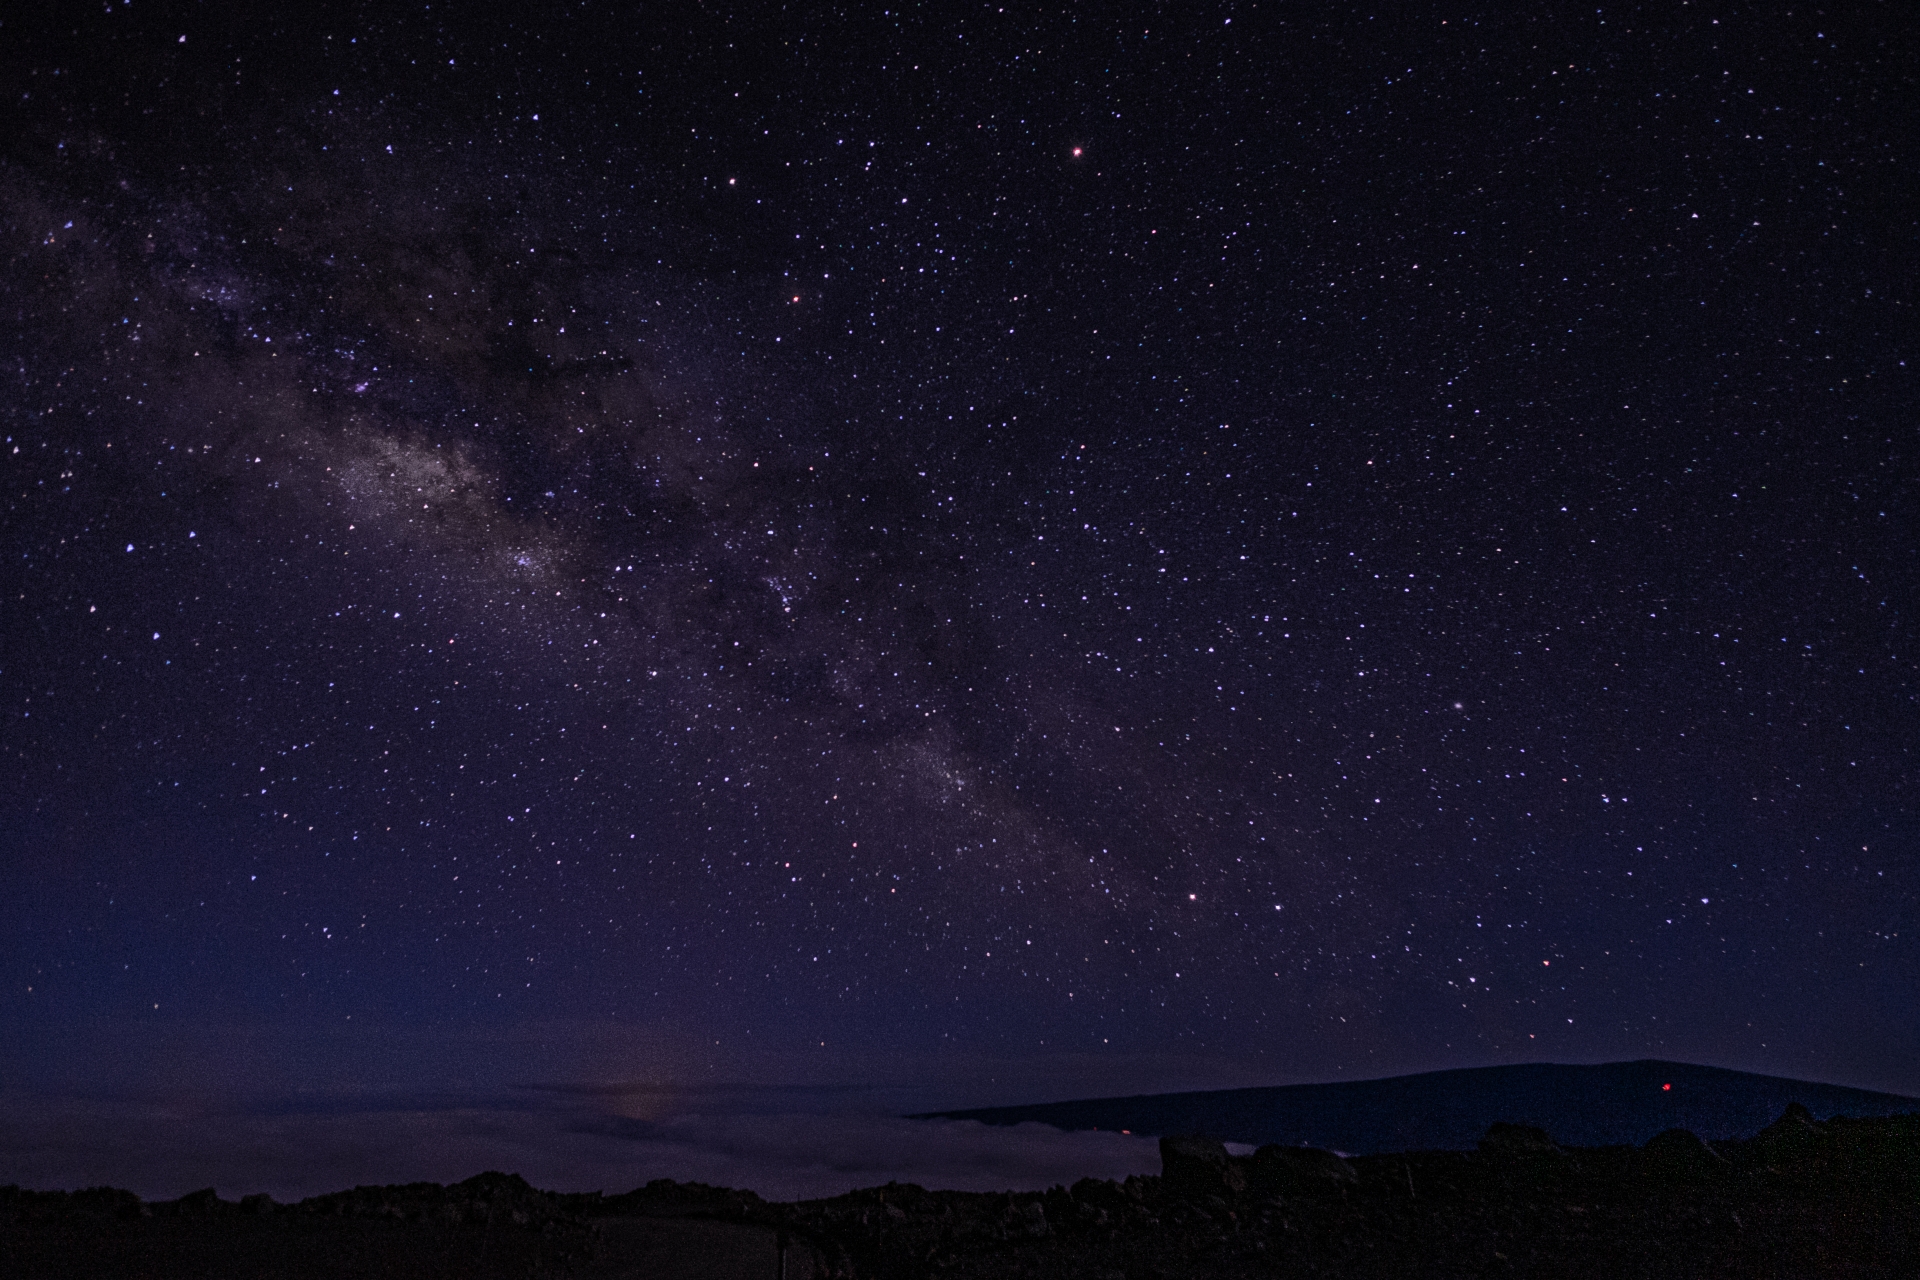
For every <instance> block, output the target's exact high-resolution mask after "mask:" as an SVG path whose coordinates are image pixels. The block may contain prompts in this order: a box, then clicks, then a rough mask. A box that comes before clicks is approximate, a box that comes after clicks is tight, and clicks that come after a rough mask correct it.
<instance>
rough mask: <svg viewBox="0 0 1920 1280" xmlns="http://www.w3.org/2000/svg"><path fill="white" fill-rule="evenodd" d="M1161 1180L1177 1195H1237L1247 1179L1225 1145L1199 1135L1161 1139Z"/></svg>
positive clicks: (1171, 1192) (1244, 1186) (1170, 1192)
mask: <svg viewBox="0 0 1920 1280" xmlns="http://www.w3.org/2000/svg"><path fill="white" fill-rule="evenodd" d="M1160 1179H1161V1182H1162V1183H1163V1184H1164V1186H1165V1190H1166V1191H1167V1192H1168V1193H1169V1194H1172V1195H1177V1196H1194V1197H1198V1196H1208V1195H1219V1194H1220V1193H1221V1192H1222V1191H1225V1192H1228V1193H1230V1194H1235V1195H1237V1194H1239V1193H1240V1192H1242V1191H1244V1190H1246V1187H1247V1177H1246V1173H1245V1171H1244V1170H1243V1169H1242V1168H1241V1167H1240V1166H1239V1164H1238V1163H1237V1162H1236V1161H1235V1160H1233V1158H1232V1157H1230V1156H1229V1155H1227V1148H1226V1146H1225V1144H1223V1143H1221V1142H1219V1141H1217V1140H1215V1139H1213V1138H1203V1137H1200V1136H1198V1135H1192V1136H1185V1137H1174V1138H1162V1139H1160Z"/></svg>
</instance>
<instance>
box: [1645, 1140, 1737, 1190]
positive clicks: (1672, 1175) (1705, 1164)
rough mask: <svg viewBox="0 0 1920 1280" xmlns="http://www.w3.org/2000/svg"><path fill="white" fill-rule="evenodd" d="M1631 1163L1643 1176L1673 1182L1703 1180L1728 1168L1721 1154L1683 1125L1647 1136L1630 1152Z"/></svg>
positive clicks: (1722, 1174)
mask: <svg viewBox="0 0 1920 1280" xmlns="http://www.w3.org/2000/svg"><path fill="white" fill-rule="evenodd" d="M1633 1167H1634V1170H1635V1172H1637V1173H1638V1174H1639V1175H1640V1176H1641V1177H1643V1178H1648V1179H1651V1180H1653V1181H1655V1182H1662V1183H1676V1184H1685V1183H1697V1182H1706V1181H1709V1180H1711V1179H1714V1178H1718V1177H1721V1176H1724V1175H1725V1174H1726V1173H1728V1172H1729V1171H1730V1170H1731V1166H1730V1165H1728V1163H1727V1159H1726V1157H1725V1156H1723V1155H1721V1154H1720V1153H1719V1152H1718V1151H1715V1150H1714V1149H1713V1148H1712V1147H1710V1146H1708V1145H1707V1144H1706V1143H1704V1142H1702V1141H1701V1140H1700V1138H1699V1136H1698V1135H1696V1134H1694V1133H1692V1132H1690V1131H1688V1130H1686V1129H1668V1130H1665V1131H1664V1132H1661V1133H1656V1134H1655V1135H1654V1136H1653V1137H1651V1138H1649V1139H1647V1143H1646V1145H1645V1146H1643V1147H1641V1148H1640V1150H1639V1151H1637V1152H1635V1153H1634V1158H1633Z"/></svg>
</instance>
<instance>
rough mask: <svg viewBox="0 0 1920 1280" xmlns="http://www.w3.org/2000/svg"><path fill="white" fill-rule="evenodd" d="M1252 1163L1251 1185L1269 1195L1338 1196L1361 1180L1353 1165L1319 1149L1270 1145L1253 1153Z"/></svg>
mask: <svg viewBox="0 0 1920 1280" xmlns="http://www.w3.org/2000/svg"><path fill="white" fill-rule="evenodd" d="M1250 1163H1251V1170H1250V1174H1251V1176H1250V1178H1249V1182H1250V1183H1251V1185H1252V1187H1253V1189H1254V1190H1255V1191H1258V1192H1261V1193H1263V1194H1266V1195H1280V1196H1320V1195H1337V1194H1339V1193H1340V1192H1342V1191H1344V1190H1346V1189H1348V1188H1350V1187H1352V1186H1354V1185H1355V1184H1357V1183H1358V1182H1359V1181H1360V1175H1359V1172H1358V1171H1357V1170H1355V1169H1354V1167H1353V1165H1351V1164H1349V1163H1348V1162H1347V1161H1346V1160H1344V1159H1342V1158H1341V1157H1340V1156H1337V1155H1335V1154H1334V1153H1333V1152H1331V1151H1322V1150H1321V1149H1320V1148H1318V1147H1283V1146H1281V1145H1279V1144H1278V1143H1269V1144H1268V1145H1266V1146H1264V1147H1261V1148H1260V1149H1259V1150H1258V1151H1255V1152H1254V1153H1253V1159H1252V1161H1251V1162H1250Z"/></svg>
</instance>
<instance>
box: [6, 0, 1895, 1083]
mask: <svg viewBox="0 0 1920 1280" xmlns="http://www.w3.org/2000/svg"><path fill="white" fill-rule="evenodd" d="M1915 35H1916V24H1915V22H1914V19H1913V15H1912V14H1911V13H1910V12H1909V11H1908V10H1907V9H1906V8H1904V7H1902V6H1899V5H1894V4H1867V5H1862V6H1851V7H1848V8H1847V11H1846V12H1845V13H1844V14H1841V15H1840V16H1837V17H1836V16H1834V15H1833V14H1830V13H1825V12H1822V11H1819V10H1815V9H1803V10H1796V11H1794V12H1791V13H1788V12H1786V11H1784V10H1773V11H1768V12H1766V13H1762V12H1760V11H1755V10H1749V9H1741V8H1737V7H1733V6H1729V5H1725V4H1717V3H1711V4H1706V5H1699V4H1696V5H1693V6H1691V7H1682V8H1675V7H1670V6H1651V7H1648V8H1644V9H1635V8H1623V9H1619V10H1614V9H1611V8H1605V9H1599V10H1596V9H1594V8H1593V7H1591V6H1587V7H1585V8H1577V7H1572V6H1558V7H1556V6H1551V5H1550V6H1546V7H1541V6H1524V7H1513V6H1507V7H1502V8H1483V9H1481V10H1477V11H1474V10H1462V11H1458V12H1455V11H1450V10H1446V9H1431V8H1419V7H1415V8H1408V9H1403V10H1399V11H1396V12H1394V13H1391V14H1389V13H1384V12H1383V13H1381V14H1379V15H1377V16H1368V15H1367V14H1366V13H1364V12H1363V11H1360V10H1353V11H1351V12H1345V13H1343V12H1340V11H1338V10H1336V9H1334V8H1332V7H1321V8H1319V9H1312V8H1308V9H1300V8H1298V7H1288V6H1271V5H1263V6H1246V5H1226V6H1200V7H1196V8H1176V9H1174V10H1170V11H1168V12H1166V13H1164V14H1162V13H1151V14H1150V13H1148V12H1146V11H1144V10H1143V11H1141V12H1140V13H1138V14H1136V15H1134V16H1133V17H1131V18H1127V19H1124V20H1122V19H1116V18H1112V17H1111V16H1103V15H1100V14H1096V13H1094V12H1092V11H1087V12H1083V13H1080V14H1078V15H1075V14H1073V13H1070V12H1062V13H1053V12H1049V13H1046V14H1031V13H1024V12H1021V11H1018V10H1011V9H1010V10H1009V11H1007V12H1001V11H999V10H997V9H995V8H992V7H986V8H978V7H976V8H965V7H940V6H936V7H934V8H933V9H931V10H915V11H913V12H912V13H910V14H908V13H906V11H901V12H897V13H883V12H881V11H879V10H877V9H872V8H862V7H859V6H856V7H855V8H854V9H853V10H847V11H842V10H828V9H818V10H809V9H806V8H804V7H803V8H796V9H788V10H780V9H775V8H773V7H771V6H767V7H763V8H759V9H743V10H740V11H733V12H730V11H727V10H724V9H720V8H705V9H696V8H695V7H692V6H665V7H660V8H657V9H656V8H647V7H643V8H640V9H633V8H630V7H628V6H619V5H591V4H589V5H578V6H573V7H570V8H567V9H565V10H560V9H554V10H552V11H550V12H548V13H546V14H544V15H543V14H538V13H535V12H533V11H527V12H508V11H506V10H500V11H497V12H493V13H491V14H479V13H472V12H467V11H464V10H462V9H460V8H457V7H450V8H446V9H444V10H443V9H442V8H441V7H440V6H432V7H428V6H416V7H414V8H412V9H405V10H401V9H394V8H390V7H387V6H366V7H360V6H353V5H345V4H341V5H332V6H325V5H322V6H314V7H311V8H310V9H308V11H307V16H305V17H302V18H298V19H295V18H282V17H279V16H276V15H273V14H263V13H261V12H259V11H256V10H253V9H242V8H241V7H239V6H222V5H217V4H214V5H201V6H192V7H188V6H179V5H168V4H160V3H154V2H152V0H134V2H133V3H115V4H111V5H108V6H106V7H105V9H104V10H102V9H99V8H83V9H76V10H73V11H72V12H71V13H68V12H67V11H65V10H64V9H62V8H58V7H55V6H47V7H44V8H41V9H38V10H34V9H32V8H28V9H25V10H21V11H17V12H10V13H9V15H8V16H7V17H6V18H5V20H4V22H3V23H0V48H4V52H3V53H0V80H3V83H0V89H4V96H5V106H4V108H0V140H4V141H0V234H3V235H4V245H3V246H0V249H3V252H4V266H3V267H0V314H3V315H4V337H0V354H4V360H3V361H0V366H3V367H0V373H3V375H4V380H3V382H0V386H4V390H3V391H0V416H3V417H4V434H5V444H4V453H3V454H0V461H3V463H4V468H3V469H0V478H4V487H3V488H0V502H3V503H4V505H3V506H0V510H3V511H4V516H3V517H0V521H3V523H0V531H3V534H4V536H3V538H0V542H3V543H4V551H5V556H4V562H3V563H4V569H0V695H4V707H3V708H0V709H3V710H4V715H5V719H4V726H3V727H0V940H4V944H5V945H4V946H3V947H0V977H4V982H0V1042H4V1043H6V1044H7V1045H8V1046H9V1047H8V1048H7V1049H6V1050H4V1051H3V1052H0V1062H4V1064H5V1067H4V1073H5V1077H6V1078H7V1079H9V1080H11V1081H12V1082H13V1087H16V1088H20V1089H26V1090H30V1091H35V1090H37V1091H41V1092H45V1091H48V1090H60V1089H65V1088H68V1087H70V1086H73V1087H78V1086H77V1085H76V1084H75V1082H76V1081H78V1082H85V1083H86V1085H87V1087H89V1088H94V1089H101V1090H108V1091H114V1090H121V1091H125V1090H134V1091H136V1092H138V1091H140V1090H148V1091H154V1092H156V1093H158V1094H161V1095H167V1096H171V1095H172V1094H174V1093H176V1092H181V1091H185V1092H189V1093H190V1092H193V1091H195V1090H202V1089H215V1090H218V1089H237V1090H240V1091H241V1092H245V1093H248V1094H250V1095H260V1096H266V1095H272V1096H281V1095H286V1096H292V1095H293V1094H295V1093H298V1092H301V1091H307V1092H312V1093H315V1094H316V1095H325V1096H327V1097H335V1096H345V1095H350V1094H356V1091H360V1092H364V1091H365V1090H368V1089H387V1090H397V1091H400V1092H405V1093H410V1094H411V1095H415V1096H417V1095H419V1094H420V1093H421V1092H422V1091H431V1090H458V1089H462V1088H467V1087H469V1086H475V1087H479V1086H485V1087H487V1088H492V1087H496V1086H498V1087H505V1086H506V1085H507V1084H524V1083H528V1082H530V1081H535V1082H538V1081H545V1082H551V1083H558V1084H564V1085H567V1086H569V1087H572V1086H576V1085H581V1086H584V1085H594V1086H596V1087H597V1086H600V1085H606V1086H608V1087H614V1086H618V1085H621V1084H622V1083H623V1082H629V1083H630V1082H636V1081H639V1082H645V1083H647V1085H648V1087H651V1088H659V1089H668V1090H671V1089H673V1088H677V1087H679V1086H681V1085H688V1086H690V1085H691V1084H692V1083H694V1082H696V1081H699V1080H735V1081H745V1082H750V1083H759V1084H777V1083H792V1082H794V1081H797V1080H801V1079H805V1080H808V1081H812V1082H814V1083H819V1084H833V1085H847V1084H859V1085H862V1086H872V1085H878V1084H887V1085H889V1086H894V1085H898V1086H900V1087H902V1088H909V1089H910V1088H919V1089H920V1090H921V1091H920V1092H918V1093H912V1094H911V1097H910V1098H909V1097H908V1095H906V1094H903V1095H902V1105H904V1104H905V1102H906V1101H911V1102H913V1103H915V1104H916V1105H920V1106H922V1107H933V1106H940V1105H963V1104H965V1105H980V1104H985V1103H990V1102H1030V1101H1039V1100H1042V1098H1041V1097H1039V1096H1035V1094H1036V1090H1038V1091H1041V1092H1044V1093H1047V1094H1048V1095H1049V1096H1055V1097H1074V1096H1088V1095H1089V1094H1093V1093H1098V1092H1101V1091H1109V1092H1142V1091H1146V1090H1149V1089H1152V1088H1171V1087H1189V1088H1202V1087H1217V1086H1224V1085H1236V1084H1272V1083H1284V1082H1291V1081H1299V1080H1329V1079H1337V1078H1349V1079H1351V1078H1360V1077H1365V1076H1368V1075H1385V1074H1390V1073H1392V1072H1395V1071H1401V1070H1421V1069H1432V1068H1437V1067H1445V1066H1466V1065H1481V1064H1490V1063H1500V1062H1515V1061H1600V1060H1608V1059H1617V1058H1633V1057H1649V1056H1652V1057H1659V1058H1667V1059H1685V1060H1690V1061H1697V1062H1703V1063H1713V1064H1718V1065H1723V1066H1729V1067H1739V1068H1743V1069H1751V1070H1756V1071H1764V1072H1769V1073H1772V1074H1777V1075H1790V1076H1798V1077H1811V1078H1819V1079H1827V1080H1833V1081H1836V1082H1843V1083H1847V1084H1853V1085H1859V1086H1864V1087H1877V1088H1883V1089H1891V1090H1896V1091H1902V1092H1907V1093H1913V1092H1916V1091H1920V1075H1916V1074H1915V1068H1914V1065H1913V1064H1914V1063H1915V1062H1920V1036H1917V1034H1916V1031H1917V1028H1920V1023H1916V1022H1915V1020H1914V1018H1913V1017H1912V1012H1911V1008H1912V998H1913V992H1914V991H1915V990H1916V989H1920V965H1917V964H1916V961H1915V955H1916V952H1915V949H1914V945H1913V943H1914V939H1915V937H1916V933H1915V931H1916V929H1920V919H1916V914H1915V904H1916V901H1917V898H1920V886H1917V885H1916V880H1915V870H1916V861H1915V843H1914V842H1915V836H1916V825H1915V821H1914V818H1915V808H1914V797H1913V790H1912V785H1913V777H1914V767H1915V764H1914V762H1915V756H1914V747H1915V737H1916V733H1915V730H1916V724H1917V723H1920V720H1917V719H1916V708H1915V690H1916V683H1915V657H1916V636H1915V633H1914V627H1913V621H1912V618H1911V616H1910V615H1911V612H1912V609H1913V607H1914V606H1913V588H1914V585H1915V564H1916V561H1915V550H1916V539H1915V530H1916V528H1920V510H1916V506H1915V501H1914V498H1915V485H1914V481H1915V476H1916V474H1917V471H1916V468H1917V466H1920V460H1917V459H1916V453H1915V440H1914V434H1913V431H1914V427H1913V423H1914V419H1913V412H1912V410H1913V405H1914V403H1915V391H1914V384H1913V370H1912V369H1910V368H1909V362H1910V360H1911V358H1912V353H1913V346H1914V343H1913V339H1914V333H1915V330H1914V322H1913V317H1912V309H1913V306H1914V303H1915V299H1914V296H1913V282H1914V279H1915V272H1914V267H1915V260H1914V252H1913V246H1914V238H1913V235H1914V227H1915V221H1914V218H1915V211H1916V210H1915V198H1914V186H1913V183H1912V180H1911V176H1910V173H1909V169H1908V166H1909V162H1910V158H1911V156H1910V147H1909V145H1908V141H1910V139H1911V138H1912V137H1913V136H1914V128H1915V125H1916V120H1915V111H1914V107H1915V86H1914V78H1913V76H1914V71H1913V69H1914V67H1915V66H1920V57H1916V54H1920V49H1917V48H1916V45H1917V44H1920V42H1916V40H1915V38H1914V37H1915ZM428 1029H432V1030H428ZM295 1045H308V1046H313V1045H323V1046H325V1047H324V1048H307V1049H295V1048H293V1047H290V1046H295ZM236 1046H244V1047H243V1048H242V1047H236ZM529 1046H531V1047H529ZM935 1086H937V1087H935ZM929 1090H931V1091H929ZM289 1105H291V1104H289ZM643 1110H644V1109H643Z"/></svg>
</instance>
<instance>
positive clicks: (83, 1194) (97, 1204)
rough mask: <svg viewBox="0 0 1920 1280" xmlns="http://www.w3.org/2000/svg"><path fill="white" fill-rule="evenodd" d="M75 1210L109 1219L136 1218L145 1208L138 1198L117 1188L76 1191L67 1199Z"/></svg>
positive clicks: (90, 1188) (92, 1188)
mask: <svg viewBox="0 0 1920 1280" xmlns="http://www.w3.org/2000/svg"><path fill="white" fill-rule="evenodd" d="M69 1200H70V1202H71V1203H72V1205H73V1207H74V1208H75V1209H78V1210H79V1211H80V1212H82V1213H97V1214H103V1215H105V1216H107V1217H111V1218H122V1219H125V1218H138V1217H140V1216H141V1215H142V1214H143V1213H144V1211H145V1208H146V1206H145V1205H143V1204H141V1203H140V1197H139V1196H137V1195H135V1194H133V1192H131V1191H122V1190H121V1189H120V1188H119V1187H88V1188H87V1189H86V1190H84V1191H76V1192H74V1193H73V1194H72V1195H71V1196H70V1197H69Z"/></svg>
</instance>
